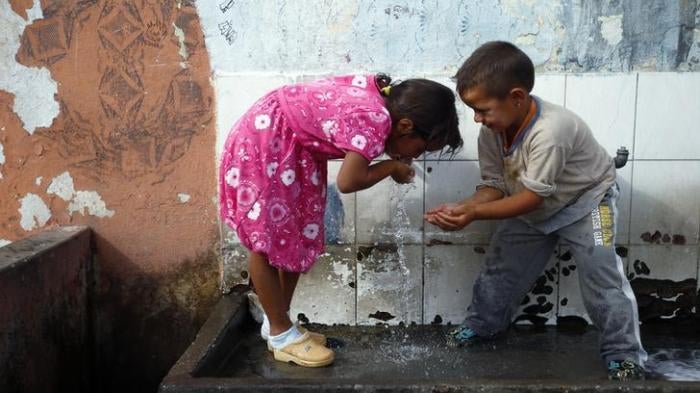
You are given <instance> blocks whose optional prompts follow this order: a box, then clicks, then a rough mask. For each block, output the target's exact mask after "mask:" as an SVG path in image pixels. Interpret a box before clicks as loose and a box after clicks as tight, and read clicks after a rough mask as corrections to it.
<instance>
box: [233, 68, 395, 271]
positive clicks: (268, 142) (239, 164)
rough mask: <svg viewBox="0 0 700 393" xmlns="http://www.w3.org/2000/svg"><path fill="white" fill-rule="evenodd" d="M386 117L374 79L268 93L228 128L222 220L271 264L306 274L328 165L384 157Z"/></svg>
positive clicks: (318, 240) (319, 243) (318, 233)
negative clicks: (353, 156) (348, 158)
mask: <svg viewBox="0 0 700 393" xmlns="http://www.w3.org/2000/svg"><path fill="white" fill-rule="evenodd" d="M390 131H391V118H390V116H389V112H388V111H387V109H386V108H385V107H384V99H383V97H382V96H381V94H380V92H379V89H378V87H377V85H376V82H375V77H374V76H373V75H354V76H342V77H333V78H327V79H321V80H318V81H314V82H310V83H302V84H295V85H288V86H284V87H281V88H279V89H277V90H274V91H272V92H270V93H268V94H267V95H266V96H264V97H262V98H261V99H260V100H258V102H256V103H255V105H253V107H252V108H251V109H249V110H248V112H246V114H245V115H243V117H242V118H241V119H239V120H238V122H237V123H236V124H235V125H234V126H233V128H232V129H231V131H230V133H229V136H228V138H227V140H226V144H225V145H224V151H223V153H222V159H221V167H220V170H219V189H220V207H221V216H222V219H223V220H224V221H225V222H226V223H227V224H228V225H229V226H231V227H232V228H233V229H234V230H236V233H237V234H238V237H239V238H240V240H241V242H242V243H243V245H244V246H245V247H247V248H248V249H250V250H252V251H255V252H259V253H262V254H265V255H267V257H268V260H269V262H270V265H272V266H274V267H277V268H280V269H283V270H285V271H290V272H307V271H308V270H309V269H310V268H311V266H312V265H313V264H314V262H315V261H316V259H317V258H318V256H319V255H320V254H321V253H323V247H324V234H323V215H324V210H325V207H326V179H327V160H328V159H332V158H343V157H344V156H345V154H346V153H347V152H348V151H354V152H357V153H359V154H361V155H363V156H364V157H365V158H367V159H368V160H372V159H374V158H376V157H377V156H379V155H380V154H381V153H382V152H383V151H384V143H385V141H386V138H387V137H388V135H389V132H390Z"/></svg>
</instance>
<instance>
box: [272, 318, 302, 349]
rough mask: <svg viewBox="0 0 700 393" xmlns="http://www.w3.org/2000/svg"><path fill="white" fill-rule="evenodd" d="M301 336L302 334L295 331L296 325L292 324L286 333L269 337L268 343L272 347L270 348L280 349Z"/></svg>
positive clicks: (297, 330)
mask: <svg viewBox="0 0 700 393" xmlns="http://www.w3.org/2000/svg"><path fill="white" fill-rule="evenodd" d="M301 336H302V334H301V332H300V331H299V329H297V327H296V325H294V324H292V327H290V328H289V329H288V330H287V331H286V332H283V333H280V334H278V335H276V336H269V337H270V338H269V343H270V345H272V348H275V349H280V348H284V347H286V346H287V345H289V344H291V343H292V342H294V340H296V339H298V338H299V337H301Z"/></svg>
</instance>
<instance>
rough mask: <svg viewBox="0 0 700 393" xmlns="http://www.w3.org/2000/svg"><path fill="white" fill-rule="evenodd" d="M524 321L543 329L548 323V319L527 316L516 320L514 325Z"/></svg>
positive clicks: (521, 316) (533, 315)
mask: <svg viewBox="0 0 700 393" xmlns="http://www.w3.org/2000/svg"><path fill="white" fill-rule="evenodd" d="M522 321H528V322H530V323H531V324H533V325H535V326H539V327H543V326H544V325H545V324H546V323H547V318H545V317H541V316H539V315H535V314H525V315H520V316H518V317H517V318H515V320H514V321H513V323H514V324H515V323H518V322H522Z"/></svg>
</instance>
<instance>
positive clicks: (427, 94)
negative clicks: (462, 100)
mask: <svg viewBox="0 0 700 393" xmlns="http://www.w3.org/2000/svg"><path fill="white" fill-rule="evenodd" d="M377 86H379V88H380V89H383V90H382V94H383V95H384V96H385V97H386V98H385V102H386V104H387V109H388V110H389V113H390V114H391V121H392V122H397V121H399V120H400V119H402V118H407V119H410V120H411V121H412V122H413V129H414V131H415V132H416V133H417V134H418V135H419V136H420V137H421V138H423V139H424V140H425V141H426V142H427V143H439V144H440V146H449V148H448V149H447V152H448V153H454V152H456V151H457V150H459V148H461V147H462V144H463V142H462V136H461V135H460V133H459V120H458V118H457V109H456V108H455V94H454V92H453V91H452V90H451V89H450V88H448V87H447V86H444V85H442V84H440V83H437V82H434V81H431V80H428V79H407V80H405V81H401V82H398V83H396V82H395V83H392V82H391V77H390V76H389V75H386V74H379V75H377ZM387 86H391V88H390V90H389V93H388V94H387V93H386V89H384V88H385V87H387Z"/></svg>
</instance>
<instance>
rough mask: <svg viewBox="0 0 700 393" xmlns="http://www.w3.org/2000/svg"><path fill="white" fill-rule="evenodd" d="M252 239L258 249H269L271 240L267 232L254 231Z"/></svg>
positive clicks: (251, 235)
mask: <svg viewBox="0 0 700 393" xmlns="http://www.w3.org/2000/svg"><path fill="white" fill-rule="evenodd" d="M250 241H251V242H252V243H253V247H254V248H255V249H256V250H262V251H269V249H270V241H269V236H267V234H265V233H260V232H253V233H251V234H250Z"/></svg>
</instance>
